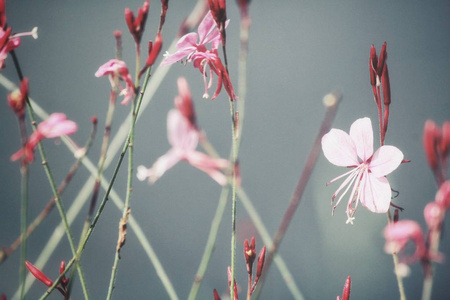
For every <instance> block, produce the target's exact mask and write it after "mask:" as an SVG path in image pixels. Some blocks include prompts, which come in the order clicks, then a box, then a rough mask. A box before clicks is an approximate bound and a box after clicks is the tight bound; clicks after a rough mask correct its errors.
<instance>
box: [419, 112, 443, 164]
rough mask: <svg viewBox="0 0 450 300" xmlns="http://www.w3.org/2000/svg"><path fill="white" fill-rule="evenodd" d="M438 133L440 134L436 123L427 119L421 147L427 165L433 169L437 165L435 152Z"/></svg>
mask: <svg viewBox="0 0 450 300" xmlns="http://www.w3.org/2000/svg"><path fill="white" fill-rule="evenodd" d="M438 135H440V134H439V128H438V127H437V125H436V124H435V123H434V122H433V121H432V120H427V121H426V122H425V128H424V130H423V148H424V151H425V155H426V156H427V161H428V165H429V166H430V168H431V169H432V170H433V171H434V170H436V169H437V167H438V157H437V152H436V145H437V136H438Z"/></svg>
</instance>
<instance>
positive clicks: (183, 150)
mask: <svg viewBox="0 0 450 300" xmlns="http://www.w3.org/2000/svg"><path fill="white" fill-rule="evenodd" d="M178 88H179V91H180V95H179V96H177V97H176V98H175V105H176V107H177V109H172V110H170V111H169V113H168V115H167V134H168V140H169V143H170V145H171V146H172V148H171V149H170V150H169V151H168V152H167V153H166V154H164V155H163V156H161V157H160V158H158V160H156V162H155V163H154V164H153V166H152V167H151V168H149V169H147V168H146V167H144V166H139V167H138V168H137V177H138V179H139V180H141V181H143V180H145V179H147V178H148V179H149V181H150V183H154V182H155V181H156V180H158V179H159V178H160V177H161V176H162V175H163V174H164V173H165V172H166V171H167V170H169V169H170V168H172V167H173V166H174V165H175V164H177V163H178V162H179V161H181V160H184V161H186V162H188V163H189V164H191V165H192V166H194V167H196V168H198V169H200V170H202V171H203V172H205V173H206V174H208V175H209V176H211V178H213V179H214V180H215V181H217V183H219V184H220V185H225V184H226V183H227V178H226V176H225V175H224V174H223V173H222V172H221V171H220V170H223V169H226V168H227V167H228V166H229V162H228V160H226V159H221V158H212V157H210V156H208V155H206V154H205V153H202V152H199V151H196V150H195V149H196V148H197V145H198V142H199V139H200V135H201V133H200V132H199V130H198V128H197V127H196V124H195V123H194V122H195V114H194V107H193V105H192V100H191V97H190V92H189V89H188V85H187V82H186V80H185V79H184V78H182V79H179V80H178Z"/></svg>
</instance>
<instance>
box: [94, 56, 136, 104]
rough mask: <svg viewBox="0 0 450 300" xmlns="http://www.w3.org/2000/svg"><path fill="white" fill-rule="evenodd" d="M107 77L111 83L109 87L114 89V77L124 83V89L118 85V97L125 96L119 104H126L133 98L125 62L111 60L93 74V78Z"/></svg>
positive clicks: (130, 80) (131, 84) (133, 89)
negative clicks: (119, 89) (119, 90)
mask: <svg viewBox="0 0 450 300" xmlns="http://www.w3.org/2000/svg"><path fill="white" fill-rule="evenodd" d="M105 75H109V81H110V83H111V87H113V88H114V87H115V84H116V83H115V82H116V80H117V79H116V76H117V75H118V76H119V78H121V79H122V80H124V81H125V88H122V87H121V86H120V84H119V87H120V88H121V89H122V91H121V92H120V95H123V96H125V97H124V99H123V101H122V102H121V103H120V104H128V102H130V99H131V98H132V97H133V96H134V91H135V88H134V84H133V81H132V79H131V76H130V73H129V72H128V68H127V65H126V64H125V62H123V61H121V60H118V59H111V60H109V61H108V62H107V63H105V64H103V65H101V66H100V68H98V70H97V72H95V77H101V76H105Z"/></svg>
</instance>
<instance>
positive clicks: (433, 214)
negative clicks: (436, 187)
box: [423, 202, 444, 230]
mask: <svg viewBox="0 0 450 300" xmlns="http://www.w3.org/2000/svg"><path fill="white" fill-rule="evenodd" d="M423 215H424V218H425V221H426V222H427V226H428V228H429V229H431V230H436V229H438V228H439V226H440V225H441V222H442V218H443V216H444V210H443V209H442V207H441V206H440V205H439V204H438V203H436V202H430V203H428V204H427V205H426V206H425V208H424V210H423Z"/></svg>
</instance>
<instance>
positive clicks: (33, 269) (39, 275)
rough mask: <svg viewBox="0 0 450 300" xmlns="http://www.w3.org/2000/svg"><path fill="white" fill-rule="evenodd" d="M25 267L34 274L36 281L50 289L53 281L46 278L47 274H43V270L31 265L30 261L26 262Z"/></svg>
mask: <svg viewBox="0 0 450 300" xmlns="http://www.w3.org/2000/svg"><path fill="white" fill-rule="evenodd" d="M25 265H26V267H27V269H28V271H30V273H31V274H33V276H34V277H36V279H38V280H39V281H41V282H42V283H44V284H45V285H46V286H49V287H50V286H52V285H53V281H52V280H50V278H48V277H47V276H45V274H44V273H42V271H41V270H39V269H38V268H36V267H35V266H33V264H31V263H30V262H29V261H25Z"/></svg>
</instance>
